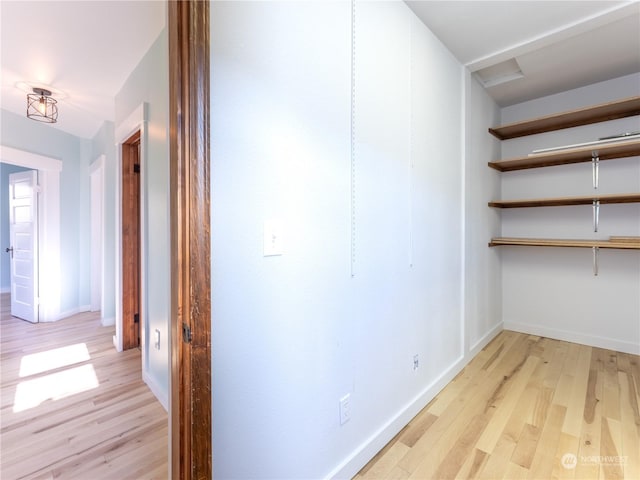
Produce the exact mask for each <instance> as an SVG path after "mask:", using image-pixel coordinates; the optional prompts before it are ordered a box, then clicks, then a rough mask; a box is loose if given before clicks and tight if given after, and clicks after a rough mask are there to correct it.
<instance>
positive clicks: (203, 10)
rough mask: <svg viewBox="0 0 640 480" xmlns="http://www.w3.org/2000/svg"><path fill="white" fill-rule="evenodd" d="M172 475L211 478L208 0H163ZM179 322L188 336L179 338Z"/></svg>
mask: <svg viewBox="0 0 640 480" xmlns="http://www.w3.org/2000/svg"><path fill="white" fill-rule="evenodd" d="M167 17H168V30H169V32H168V33H169V122H170V125H169V155H170V192H171V205H170V212H171V326H170V327H171V328H170V337H171V361H170V368H171V375H170V392H171V398H170V410H169V415H170V423H169V431H170V442H171V445H170V447H171V455H170V456H169V464H170V467H169V469H170V475H169V477H170V478H173V479H180V480H192V479H193V480H195V479H198V480H199V479H211V478H212V474H213V469H212V423H211V418H212V410H211V322H212V318H211V228H210V225H211V214H210V191H211V183H210V151H209V137H210V126H209V125H210V124H209V108H210V105H209V102H210V95H209V91H210V67H209V64H210V62H209V28H210V27H209V23H210V20H209V3H208V2H201V1H184V2H172V1H170V2H168V15H167ZM183 326H184V327H185V328H188V329H189V331H190V333H189V335H188V336H189V337H190V338H189V339H188V340H186V341H185V340H184V337H183Z"/></svg>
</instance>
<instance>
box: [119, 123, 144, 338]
mask: <svg viewBox="0 0 640 480" xmlns="http://www.w3.org/2000/svg"><path fill="white" fill-rule="evenodd" d="M140 159H141V156H140V130H137V131H136V132H135V133H134V134H133V135H131V136H130V137H129V138H128V139H127V140H125V141H124V142H123V143H122V202H121V204H122V222H121V223H122V349H123V350H128V349H130V348H137V347H139V346H140V318H141V312H140V306H141V304H142V302H141V299H140V297H141V288H140V286H141V254H140V252H141V245H140V244H141V227H140Z"/></svg>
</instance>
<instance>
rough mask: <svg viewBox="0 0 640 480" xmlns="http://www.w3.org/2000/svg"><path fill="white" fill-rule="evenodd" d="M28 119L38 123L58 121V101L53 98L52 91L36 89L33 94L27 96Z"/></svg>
mask: <svg viewBox="0 0 640 480" xmlns="http://www.w3.org/2000/svg"><path fill="white" fill-rule="evenodd" d="M27 117H29V118H30V119H32V120H37V121H38V122H46V123H56V122H57V121H58V101H57V100H55V99H54V98H53V97H52V96H51V90H47V89H45V88H38V87H34V88H33V93H28V94H27Z"/></svg>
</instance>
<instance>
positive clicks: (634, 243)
mask: <svg viewBox="0 0 640 480" xmlns="http://www.w3.org/2000/svg"><path fill="white" fill-rule="evenodd" d="M620 238H623V239H624V240H614V239H620ZM634 238H635V239H636V240H633V239H634ZM506 245H514V246H524V247H578V248H593V247H599V248H616V249H622V250H640V237H611V238H610V239H609V240H562V239H553V238H505V237H497V238H492V239H491V242H489V246H490V247H500V246H506Z"/></svg>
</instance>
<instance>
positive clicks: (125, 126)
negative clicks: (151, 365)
mask: <svg viewBox="0 0 640 480" xmlns="http://www.w3.org/2000/svg"><path fill="white" fill-rule="evenodd" d="M148 110H149V105H148V103H147V102H143V103H141V104H140V105H139V106H138V107H137V108H136V109H135V110H134V111H133V112H132V113H131V114H130V115H129V116H128V117H127V119H126V120H124V121H123V122H121V123H120V124H119V126H118V128H117V129H116V135H115V137H116V155H117V162H116V192H115V196H116V230H117V233H116V254H115V258H116V299H115V301H116V334H115V335H114V337H113V344H114V345H115V347H116V350H117V351H118V352H121V351H122V349H123V328H124V327H123V318H122V262H121V260H122V146H123V145H124V144H125V143H126V142H127V140H128V139H129V138H130V137H131V136H132V135H133V134H134V133H136V131H138V130H140V163H141V169H140V205H141V209H140V313H141V315H140V348H141V349H142V351H143V352H144V351H145V350H144V349H145V338H146V337H145V334H146V327H145V320H144V315H143V314H142V313H143V312H146V311H147V309H146V306H147V276H146V271H147V248H146V245H147V231H146V229H145V228H144V226H145V225H146V212H145V208H144V205H145V202H146V188H145V185H146V180H145V179H146V175H145V170H146V163H147V162H146V161H145V159H146V158H147V141H148V125H147V124H148V118H149V117H148ZM142 371H143V372H146V356H145V355H142Z"/></svg>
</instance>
